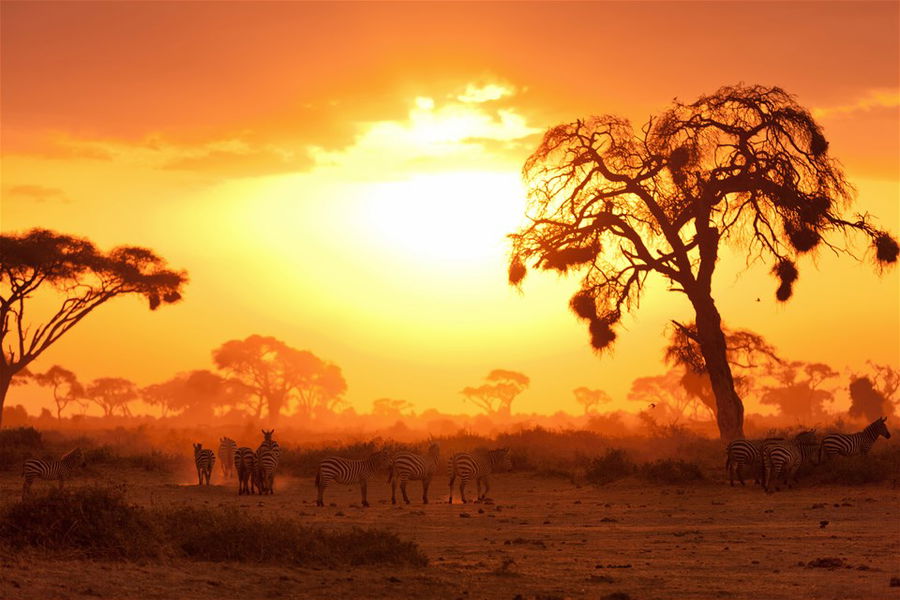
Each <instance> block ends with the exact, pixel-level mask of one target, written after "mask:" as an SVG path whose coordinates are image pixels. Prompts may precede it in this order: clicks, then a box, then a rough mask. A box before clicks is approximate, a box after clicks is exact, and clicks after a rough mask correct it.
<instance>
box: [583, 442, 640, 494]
mask: <svg viewBox="0 0 900 600" xmlns="http://www.w3.org/2000/svg"><path fill="white" fill-rule="evenodd" d="M634 472H635V465H634V463H633V462H632V461H631V458H629V456H628V453H626V452H625V451H624V450H621V449H619V448H610V449H609V450H607V451H606V454H604V455H603V456H600V457H597V458H594V459H592V460H591V462H590V463H589V464H588V467H587V470H586V472H585V479H586V480H587V481H588V482H589V483H593V484H595V485H605V484H607V483H612V482H613V481H617V480H619V479H622V478H624V477H628V476H629V475H631V474H633V473H634Z"/></svg>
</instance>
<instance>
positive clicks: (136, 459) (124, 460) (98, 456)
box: [84, 444, 187, 473]
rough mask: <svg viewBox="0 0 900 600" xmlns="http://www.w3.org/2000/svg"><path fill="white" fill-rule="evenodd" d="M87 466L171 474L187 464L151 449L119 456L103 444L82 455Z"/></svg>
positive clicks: (170, 455)
mask: <svg viewBox="0 0 900 600" xmlns="http://www.w3.org/2000/svg"><path fill="white" fill-rule="evenodd" d="M84 457H85V461H86V462H87V464H88V466H91V467H94V466H98V465H109V466H115V467H125V468H131V469H143V470H145V471H152V472H157V473H173V472H175V471H176V470H177V469H178V468H179V467H181V466H184V465H185V464H187V462H186V458H185V457H183V456H177V455H175V454H168V453H166V452H162V451H160V450H156V449H151V450H150V451H148V452H138V453H135V454H119V453H118V452H117V451H116V450H115V449H114V448H113V447H112V446H109V445H108V444H104V445H103V446H99V447H97V448H89V449H88V450H86V451H85V453H84Z"/></svg>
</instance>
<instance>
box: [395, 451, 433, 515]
mask: <svg viewBox="0 0 900 600" xmlns="http://www.w3.org/2000/svg"><path fill="white" fill-rule="evenodd" d="M440 454H441V450H440V448H439V447H438V445H437V444H431V446H430V447H429V448H428V453H427V454H412V453H411V452H398V453H397V454H395V455H394V458H393V459H392V460H391V464H390V467H389V471H388V483H390V484H391V504H397V483H398V482H399V483H400V492H401V493H402V494H403V501H404V502H406V503H407V504H409V496H407V495H406V483H407V482H408V481H421V482H422V502H423V503H424V504H428V486H429V485H431V478H432V477H434V474H435V473H436V472H437V470H438V461H439V460H440Z"/></svg>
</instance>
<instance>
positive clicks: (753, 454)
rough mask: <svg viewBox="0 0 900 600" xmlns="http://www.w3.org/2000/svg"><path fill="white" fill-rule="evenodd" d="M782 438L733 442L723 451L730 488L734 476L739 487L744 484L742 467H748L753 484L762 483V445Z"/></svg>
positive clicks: (732, 484)
mask: <svg viewBox="0 0 900 600" xmlns="http://www.w3.org/2000/svg"><path fill="white" fill-rule="evenodd" d="M783 439H784V438H766V439H764V440H734V441H733V442H731V443H730V444H728V447H727V448H726V449H725V454H726V458H725V471H726V472H727V473H728V479H729V481H730V483H731V486H732V487H734V476H735V475H737V476H738V480H739V481H740V482H741V485H745V484H744V474H743V473H742V472H741V468H742V467H745V466H747V467H750V468H751V469H752V472H753V483H757V484H758V483H762V477H763V460H762V450H763V445H764V444H766V443H767V442H774V441H780V440H783Z"/></svg>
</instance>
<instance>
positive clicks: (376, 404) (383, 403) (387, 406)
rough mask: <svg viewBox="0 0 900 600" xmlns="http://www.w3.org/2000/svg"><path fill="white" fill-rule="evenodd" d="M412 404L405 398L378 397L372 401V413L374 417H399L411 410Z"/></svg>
mask: <svg viewBox="0 0 900 600" xmlns="http://www.w3.org/2000/svg"><path fill="white" fill-rule="evenodd" d="M412 409H413V405H412V404H411V403H409V402H407V401H406V400H397V399H395V398H378V399H377V400H373V401H372V414H373V415H375V416H376V417H386V418H394V419H396V418H399V417H402V416H403V413H408V412H410V411H412Z"/></svg>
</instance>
